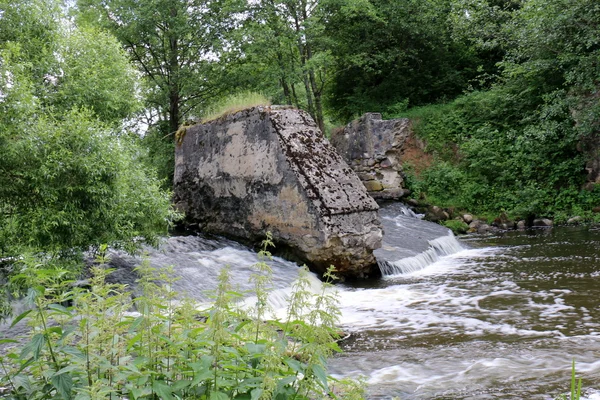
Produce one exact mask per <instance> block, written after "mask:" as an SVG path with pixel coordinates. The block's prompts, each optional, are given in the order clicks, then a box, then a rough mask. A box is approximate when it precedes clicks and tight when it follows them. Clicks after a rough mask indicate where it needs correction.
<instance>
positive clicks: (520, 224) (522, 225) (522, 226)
mask: <svg viewBox="0 0 600 400" xmlns="http://www.w3.org/2000/svg"><path fill="white" fill-rule="evenodd" d="M526 226H527V223H526V222H525V220H520V221H519V222H517V229H525V227H526Z"/></svg>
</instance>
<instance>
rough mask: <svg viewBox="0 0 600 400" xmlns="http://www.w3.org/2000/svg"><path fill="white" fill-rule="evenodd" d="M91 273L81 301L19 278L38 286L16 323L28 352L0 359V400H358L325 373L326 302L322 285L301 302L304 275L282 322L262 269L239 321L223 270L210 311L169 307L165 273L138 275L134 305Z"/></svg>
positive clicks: (102, 270) (331, 330) (30, 271)
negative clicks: (25, 330) (274, 315)
mask: <svg viewBox="0 0 600 400" xmlns="http://www.w3.org/2000/svg"><path fill="white" fill-rule="evenodd" d="M264 254H265V253H264V252H263V255H264ZM100 261H101V263H100V265H99V266H97V267H96V268H94V270H93V273H94V275H93V277H92V278H91V279H90V287H89V289H85V288H72V287H69V286H68V283H66V282H61V283H56V282H57V280H54V279H51V277H49V276H48V275H46V274H45V273H44V270H43V269H40V270H39V271H38V272H37V273H36V268H33V266H29V267H28V268H24V269H23V273H22V274H21V275H20V279H30V280H32V281H36V282H38V285H36V286H33V288H32V289H30V290H29V293H28V296H27V300H28V302H29V304H30V306H31V309H30V310H29V311H26V312H25V313H24V314H21V315H20V316H19V317H17V318H16V319H15V321H16V322H19V321H20V320H22V319H23V318H25V317H27V318H28V319H29V325H30V326H31V331H30V333H29V340H28V342H27V343H26V344H25V345H24V346H22V347H21V348H14V349H11V350H9V351H7V354H3V355H2V356H0V371H2V372H0V375H3V377H2V378H0V386H2V387H4V388H6V390H7V393H5V394H6V395H7V396H8V398H10V399H19V400H20V399H23V400H25V399H27V400H41V399H50V398H52V399H65V400H66V399H76V400H92V399H94V400H95V399H123V398H129V399H134V400H138V399H159V398H160V399H163V400H174V399H207V400H208V399H210V400H226V399H240V400H241V399H248V400H258V399H302V400H307V399H321V398H338V399H342V398H343V399H361V398H364V397H363V396H364V393H363V389H362V387H361V385H360V384H359V383H356V382H351V381H349V382H341V381H338V380H336V379H334V378H332V377H331V376H329V375H328V374H327V372H326V360H327V358H328V357H329V356H331V355H332V354H333V353H334V352H337V351H339V348H338V346H337V343H336V341H335V339H336V338H337V333H336V332H337V330H336V329H335V322H336V321H337V317H338V315H339V310H338V308H337V296H336V293H335V292H334V291H332V290H331V288H330V287H329V284H325V285H324V286H323V289H322V291H321V292H320V293H314V292H313V291H310V290H309V286H310V283H309V281H308V277H307V270H306V269H303V270H302V272H301V274H300V277H299V278H298V280H297V282H296V283H295V284H294V287H293V289H292V294H291V296H290V303H289V306H288V308H287V316H286V317H285V318H283V319H282V320H268V319H266V317H267V315H269V314H270V313H269V312H268V311H269V310H268V305H267V301H266V299H267V296H266V295H267V294H268V293H269V291H271V290H272V284H271V280H270V276H271V272H270V267H269V266H268V264H267V263H266V262H262V263H260V264H258V265H257V266H256V269H255V271H256V272H255V273H254V275H253V277H252V278H251V279H252V280H253V281H254V282H255V289H254V293H251V294H252V295H254V296H255V297H254V298H255V299H256V305H255V306H254V307H253V308H252V309H251V310H246V309H245V308H244V307H242V306H241V304H242V303H240V302H239V301H238V300H239V299H240V296H241V294H240V293H237V292H235V291H233V289H234V288H233V287H232V286H231V282H230V279H229V271H228V270H227V269H224V270H223V271H222V272H221V274H220V279H219V284H218V287H217V288H216V291H215V294H214V303H213V304H212V305H210V306H208V307H201V306H199V305H198V304H195V303H194V302H193V301H191V300H187V299H180V298H179V296H178V295H177V294H176V293H175V292H173V290H172V289H171V283H173V280H174V278H173V277H172V276H171V275H170V273H169V271H164V270H162V271H159V270H156V269H153V268H152V267H150V265H149V264H148V263H147V262H144V263H142V265H141V266H140V267H139V268H138V273H139V275H140V279H139V280H138V289H139V290H140V291H141V295H140V296H139V297H137V298H135V299H132V298H131V294H130V292H129V291H128V290H127V288H126V287H125V286H124V285H117V284H110V283H107V282H106V279H105V278H106V276H107V275H108V274H110V273H111V270H109V269H106V267H105V265H103V263H104V262H105V261H106V260H100ZM329 274H331V271H330V272H329ZM46 278H47V279H46ZM67 301H68V302H70V303H71V304H72V306H65V304H67V303H66V302H67ZM134 309H135V310H136V311H135V312H132V310H134ZM16 322H15V323H16ZM10 342H14V341H13V340H10V339H5V340H2V341H0V344H4V345H6V344H10ZM13 345H15V344H13Z"/></svg>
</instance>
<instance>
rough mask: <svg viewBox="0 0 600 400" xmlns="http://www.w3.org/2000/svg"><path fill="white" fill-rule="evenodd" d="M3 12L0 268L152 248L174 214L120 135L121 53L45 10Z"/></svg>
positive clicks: (25, 5) (36, 3) (33, 5)
mask: <svg viewBox="0 0 600 400" xmlns="http://www.w3.org/2000/svg"><path fill="white" fill-rule="evenodd" d="M1 6H2V7H3V8H2V10H5V11H4V13H2V22H3V24H2V26H3V27H4V28H6V29H4V30H2V36H1V37H0V243H1V246H2V247H1V248H0V259H2V260H3V262H6V260H7V259H6V257H7V256H8V257H14V256H17V255H19V254H21V253H22V252H24V251H34V252H42V253H43V254H44V255H45V257H52V256H57V257H59V258H61V257H64V256H65V255H77V254H79V253H80V252H81V251H83V250H87V249H88V248H89V247H90V246H99V245H100V244H110V245H114V246H117V247H123V248H127V249H130V250H132V249H134V248H136V247H137V246H139V245H140V244H141V241H140V239H141V238H143V239H146V240H147V241H149V242H155V241H156V239H157V236H158V235H160V234H164V233H166V229H167V227H168V225H169V221H170V220H172V218H173V216H174V214H173V212H172V210H171V206H170V201H169V195H168V193H165V192H162V191H161V190H159V187H158V186H159V184H158V181H157V180H156V179H155V178H154V177H153V175H152V171H145V170H143V169H140V168H139V157H140V154H142V152H141V149H140V148H139V146H138V144H137V143H136V139H135V138H134V137H130V136H129V135H127V134H126V132H123V131H121V130H120V125H121V124H120V122H121V120H122V119H123V118H127V117H131V113H132V111H133V110H135V109H136V107H137V100H136V96H135V92H134V91H132V89H134V88H135V87H136V85H137V83H136V79H135V75H134V74H132V73H131V71H132V69H131V67H130V66H129V65H128V63H127V58H126V56H125V54H124V53H123V51H122V50H121V48H120V45H119V44H118V42H116V40H115V39H114V38H112V37H110V36H109V35H107V34H105V33H102V32H98V31H89V30H80V29H79V28H77V27H75V26H70V25H69V24H68V22H67V20H66V19H65V18H64V15H62V14H61V12H60V10H61V9H60V7H55V6H56V3H52V2H50V1H47V0H28V1H19V2H15V1H13V0H11V5H10V11H8V10H9V8H4V7H6V4H1ZM47 9H50V10H53V11H55V12H56V13H57V14H54V15H53V16H54V17H58V18H59V19H58V20H56V21H54V22H53V23H51V22H50V21H46V19H45V18H46V17H47V14H46V12H45V11H44V10H47ZM40 10H41V11H40ZM34 11H38V12H34ZM37 20H39V23H36V21H37ZM15 32H16V33H15Z"/></svg>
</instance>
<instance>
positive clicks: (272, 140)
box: [174, 106, 382, 277]
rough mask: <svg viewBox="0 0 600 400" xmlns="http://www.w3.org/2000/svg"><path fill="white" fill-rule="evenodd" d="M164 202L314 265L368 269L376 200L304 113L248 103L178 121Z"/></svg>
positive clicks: (377, 241) (377, 230) (362, 272)
mask: <svg viewBox="0 0 600 400" xmlns="http://www.w3.org/2000/svg"><path fill="white" fill-rule="evenodd" d="M174 201H175V205H176V207H177V208H178V209H179V210H181V211H183V212H184V213H185V216H186V220H187V222H189V223H197V224H198V225H199V226H200V227H201V229H202V230H204V231H206V232H209V233H214V234H219V235H224V236H228V237H233V238H236V239H242V240H243V241H246V242H248V241H249V242H254V243H257V242H260V241H261V240H262V239H264V238H265V236H266V234H267V232H271V233H272V235H273V238H274V240H275V242H276V243H277V246H278V248H279V249H280V250H285V251H286V253H287V254H289V255H290V256H291V257H292V258H294V259H297V260H299V261H301V262H305V263H307V264H308V266H309V267H310V268H311V269H312V270H314V271H316V272H318V273H322V272H324V271H325V270H326V269H327V268H328V267H329V266H330V265H334V266H335V267H336V268H337V270H338V272H337V274H338V275H339V276H342V277H367V276H369V275H372V274H377V271H378V268H377V264H376V260H375V257H374V255H373V250H374V249H377V248H379V247H380V246H381V241H382V229H381V223H380V221H379V219H378V215H377V210H378V208H379V207H378V206H377V203H376V202H375V201H374V200H373V199H372V198H371V197H370V196H369V195H368V194H367V191H366V190H365V187H364V186H363V184H362V183H361V181H360V179H359V178H358V176H357V175H356V173H354V171H353V170H352V169H351V168H349V167H348V165H347V164H346V163H345V162H344V160H343V159H342V158H341V157H340V156H339V155H338V154H337V152H336V151H335V149H334V148H333V147H332V146H331V145H330V144H329V142H328V141H327V140H326V139H324V138H323V135H322V134H321V132H320V131H319V129H318V128H317V126H316V124H315V122H314V121H313V119H312V118H311V117H310V116H309V115H308V114H307V113H306V112H304V111H300V110H296V109H291V108H287V107H276V106H273V107H255V108H251V109H248V110H244V111H240V112H237V113H235V114H232V115H227V116H224V117H221V118H219V119H218V120H215V121H212V122H208V123H204V124H198V125H194V126H191V127H187V128H186V130H185V131H184V132H183V134H180V135H179V137H178V145H177V147H176V150H175V176H174Z"/></svg>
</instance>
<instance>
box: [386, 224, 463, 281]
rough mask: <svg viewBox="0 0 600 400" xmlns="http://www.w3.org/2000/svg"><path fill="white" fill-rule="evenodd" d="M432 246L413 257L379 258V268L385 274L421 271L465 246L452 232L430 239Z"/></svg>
mask: <svg viewBox="0 0 600 400" xmlns="http://www.w3.org/2000/svg"><path fill="white" fill-rule="evenodd" d="M429 245H430V247H429V248H428V249H427V250H425V251H424V252H422V253H419V254H417V255H416V256H413V257H407V258H403V259H400V260H396V261H388V260H378V261H377V263H378V264H379V269H380V270H381V274H382V275H383V276H393V275H401V274H408V273H411V272H415V271H419V270H421V269H423V268H425V267H427V266H428V265H431V264H433V263H435V262H437V261H438V260H439V259H440V257H443V256H449V255H451V254H454V253H458V252H459V251H461V250H463V249H464V248H463V247H462V245H461V244H460V243H459V242H458V240H456V237H454V235H453V234H452V233H450V234H448V235H447V236H442V237H439V238H437V239H433V240H430V241H429Z"/></svg>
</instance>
